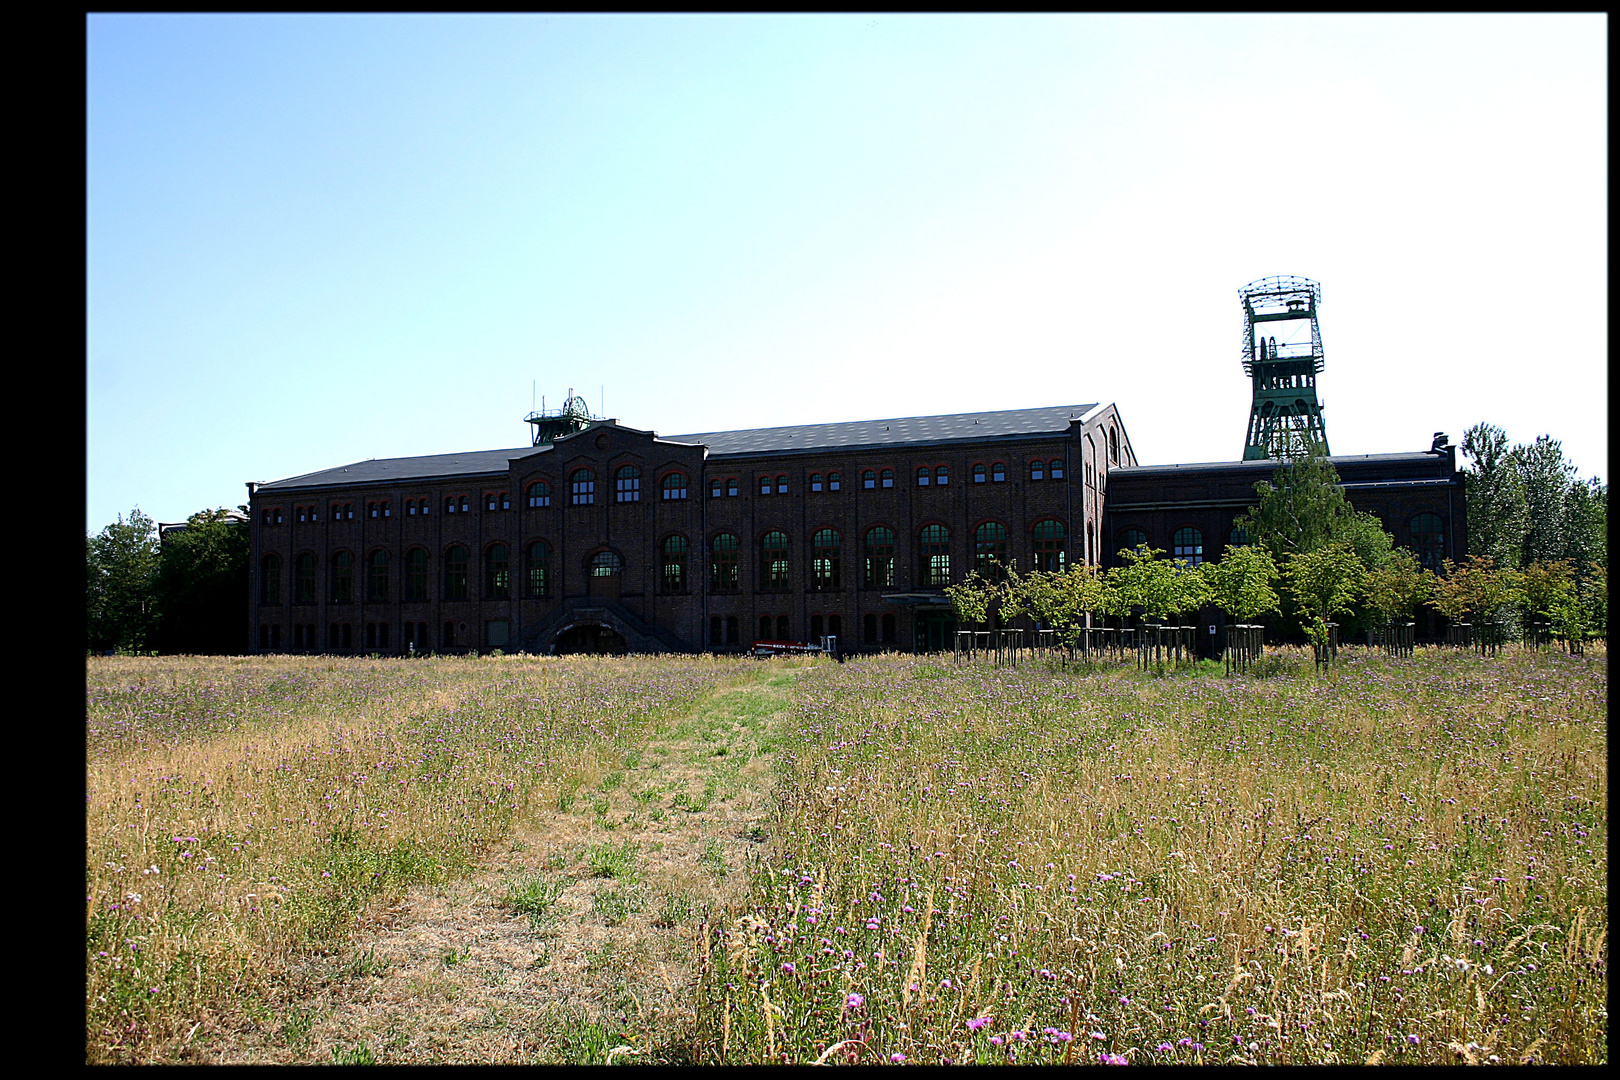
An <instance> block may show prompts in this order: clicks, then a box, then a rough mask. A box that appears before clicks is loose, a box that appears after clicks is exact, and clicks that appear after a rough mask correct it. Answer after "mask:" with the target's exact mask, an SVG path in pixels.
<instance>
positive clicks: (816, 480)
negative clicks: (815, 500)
mask: <svg viewBox="0 0 1620 1080" xmlns="http://www.w3.org/2000/svg"><path fill="white" fill-rule="evenodd" d="M821 487H822V484H821V474H820V473H818V472H813V473H811V474H810V490H811V491H820V490H821Z"/></svg>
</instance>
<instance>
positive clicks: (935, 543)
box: [917, 525, 951, 588]
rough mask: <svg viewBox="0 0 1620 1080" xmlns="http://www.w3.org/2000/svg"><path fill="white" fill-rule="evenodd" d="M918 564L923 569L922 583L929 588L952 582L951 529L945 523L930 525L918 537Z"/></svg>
mask: <svg viewBox="0 0 1620 1080" xmlns="http://www.w3.org/2000/svg"><path fill="white" fill-rule="evenodd" d="M917 541H918V552H917V553H918V555H919V556H920V558H919V559H918V560H917V565H918V567H919V568H920V569H921V571H922V584H923V586H924V587H927V588H942V587H944V586H946V585H949V584H950V583H951V530H949V529H947V528H946V527H945V526H943V525H929V526H927V527H926V528H924V529H923V531H922V532H921V533H920V534H919V535H918V537H917Z"/></svg>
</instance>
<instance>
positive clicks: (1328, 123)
mask: <svg viewBox="0 0 1620 1080" xmlns="http://www.w3.org/2000/svg"><path fill="white" fill-rule="evenodd" d="M1606 41H1607V17H1606V16H1604V15H1554V16H1524V15H1472V16H1462V15H1380V16H1366V15H1340V16H1302V15H1294V16H1237V15H1227V16H1195V15H1158V16H1090V15H1087V16H1038V15H1037V16H1028V15H1026V16H1009V17H989V16H915V17H912V16H894V15H881V16H869V15H850V16H761V17H731V16H724V17H722V16H709V17H696V16H694V17H673V16H671V17H658V16H635V17H612V16H572V17H569V16H469V17H461V16H430V15H416V16H371V15H360V16H320V15H317V16H289V15H267V16H241V15H211V16H210V15H168V16H154V15H92V16H90V17H88V19H87V21H86V56H87V79H88V81H87V109H86V127H85V132H86V148H87V160H86V164H87V173H86V193H87V198H86V223H87V224H86V230H87V231H86V238H87V249H86V290H87V292H86V296H87V305H86V311H87V326H86V340H87V348H86V357H87V369H86V370H87V382H86V389H87V401H86V407H87V413H86V434H87V442H86V453H87V466H88V475H87V477H86V513H87V529H88V530H89V531H91V532H95V531H98V530H99V529H100V528H101V527H102V526H104V525H105V524H107V523H110V522H112V521H113V520H115V519H116V518H117V516H118V515H120V514H124V515H128V514H129V512H130V511H131V509H132V508H133V507H136V506H139V507H140V509H141V510H142V512H143V513H145V514H147V515H149V516H151V517H153V518H155V519H157V520H159V521H180V520H184V519H185V518H186V516H188V515H189V514H192V513H195V512H196V511H198V510H202V509H206V508H210V507H215V506H227V507H230V506H236V505H237V504H239V503H243V502H245V501H246V497H247V493H246V487H245V484H246V482H247V481H269V480H275V479H280V478H283V477H288V476H296V475H299V474H302V473H306V472H312V471H315V470H317V469H324V468H329V467H333V466H337V465H341V464H346V463H349V462H352V461H358V460H363V459H367V458H385V457H401V456H408V455H414V454H436V453H450V452H455V451H462V450H486V449H496V448H503V447H520V446H525V445H527V444H528V441H529V431H530V428H529V426H528V425H527V424H525V423H524V420H523V418H524V416H525V415H526V414H527V413H528V412H529V410H530V408H531V407H532V406H534V405H538V404H540V398H541V397H543V398H544V403H545V404H546V405H547V406H549V407H553V408H555V407H556V406H558V405H560V404H561V402H562V400H563V398H564V397H565V396H566V395H567V393H568V391H569V389H570V388H572V389H573V390H574V391H576V392H577V393H579V394H581V395H582V396H583V397H584V398H585V399H586V402H587V404H588V405H589V407H590V409H591V411H592V412H594V413H596V414H598V415H604V416H610V417H614V418H617V419H619V420H620V421H621V422H623V423H625V424H627V425H629V426H631V427H636V428H641V429H651V430H655V431H657V432H658V433H660V434H664V435H675V434H684V433H693V432H702V431H716V430H726V429H735V428H755V427H771V426H776V425H784V424H803V423H822V422H831V421H840V420H859V419H874V418H883V417H895V416H918V415H929V414H939V413H959V412H970V411H975V410H992V409H1016V408H1028V407H1033V406H1040V405H1060V404H1078V403H1089V402H1104V403H1108V402H1112V403H1114V404H1116V405H1117V406H1118V408H1119V411H1120V416H1121V419H1122V420H1123V422H1124V425H1125V428H1126V431H1127V432H1128V434H1129V438H1130V441H1131V445H1132V446H1133V447H1134V449H1135V452H1136V455H1137V458H1138V460H1140V461H1141V462H1142V463H1143V464H1167V463H1172V462H1193V461H1226V460H1234V459H1237V458H1240V457H1241V456H1242V452H1243V441H1244V434H1245V429H1246V425H1247V421H1248V413H1249V404H1250V395H1251V388H1250V384H1249V381H1248V378H1247V376H1246V375H1244V373H1243V369H1242V364H1241V358H1242V353H1241V347H1242V335H1243V320H1242V309H1241V307H1240V304H1239V300H1238V290H1239V289H1241V288H1242V287H1243V286H1244V285H1245V284H1247V283H1248V282H1251V281H1254V280H1257V279H1259V278H1264V277H1269V276H1273V275H1281V274H1289V275H1298V276H1302V277H1308V278H1311V279H1313V280H1315V281H1317V282H1320V283H1321V287H1322V303H1321V308H1320V326H1321V333H1322V340H1323V347H1324V354H1325V360H1326V367H1325V369H1324V371H1323V373H1322V374H1321V376H1320V377H1319V382H1318V388H1319V394H1320V396H1321V399H1322V401H1323V402H1324V403H1325V409H1324V416H1325V420H1326V426H1327V434H1328V439H1329V443H1330V446H1331V449H1332V451H1333V453H1335V454H1364V453H1389V452H1396V451H1412V450H1425V449H1427V448H1428V447H1429V445H1430V441H1431V437H1432V435H1433V433H1434V432H1437V431H1444V432H1446V433H1447V434H1449V435H1450V437H1451V439H1452V441H1453V442H1460V441H1461V439H1462V434H1463V431H1464V430H1465V429H1466V428H1467V427H1469V426H1470V425H1473V424H1476V423H1479V422H1482V421H1485V422H1489V423H1493V424H1496V425H1497V426H1499V427H1501V428H1503V429H1504V430H1505V431H1506V432H1507V435H1508V437H1509V439H1510V440H1512V441H1514V442H1528V441H1530V440H1532V439H1534V438H1535V437H1537V436H1539V435H1544V434H1550V435H1552V436H1553V437H1554V438H1557V439H1560V440H1561V441H1562V443H1563V447H1564V451H1565V454H1566V456H1567V457H1568V458H1569V459H1571V460H1572V461H1573V462H1574V463H1575V464H1576V466H1577V467H1578V468H1579V469H1580V471H1581V474H1582V475H1583V476H1590V475H1600V476H1602V477H1603V478H1604V480H1605V481H1606V480H1607V458H1608V411H1607V392H1608V369H1607V364H1606V354H1607V347H1608V340H1607V326H1608V307H1607V299H1608V280H1607V269H1608V268H1607V259H1606V255H1607V252H1606V248H1605V240H1606V237H1607V232H1608V220H1607V213H1608V204H1607V199H1606V194H1607V173H1606V163H1607V145H1606V139H1607V114H1606V102H1607V74H1608V70H1607V51H1606Z"/></svg>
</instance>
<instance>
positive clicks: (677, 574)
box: [660, 536, 687, 593]
mask: <svg viewBox="0 0 1620 1080" xmlns="http://www.w3.org/2000/svg"><path fill="white" fill-rule="evenodd" d="M686 551H687V543H686V537H684V536H670V537H666V538H665V539H664V544H663V556H664V558H663V567H664V569H663V573H662V574H661V575H660V580H661V581H662V582H663V586H664V591H665V592H667V593H682V592H685V591H686Z"/></svg>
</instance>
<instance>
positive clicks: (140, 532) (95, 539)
mask: <svg viewBox="0 0 1620 1080" xmlns="http://www.w3.org/2000/svg"><path fill="white" fill-rule="evenodd" d="M85 552H86V560H85V561H86V571H87V572H86V583H85V592H86V596H85V599H86V615H87V625H86V630H87V637H88V645H89V647H90V648H91V649H93V650H95V651H97V652H101V651H103V650H106V649H118V650H120V651H129V652H143V651H145V650H146V649H147V648H148V647H149V645H150V641H151V637H152V631H153V621H154V615H155V605H154V603H153V577H154V575H155V573H156V571H157V560H158V542H157V527H156V525H155V524H154V523H153V521H152V519H151V518H149V517H147V516H146V515H145V514H143V513H141V509H140V507H138V506H137V507H136V508H135V509H133V510H131V511H130V514H129V520H128V521H126V520H124V516H123V515H122V514H120V515H119V516H118V520H117V521H115V522H114V523H113V524H111V525H108V526H107V527H106V528H104V529H102V530H101V532H100V533H98V534H97V535H95V536H92V537H88V538H87V539H86V544H85Z"/></svg>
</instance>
